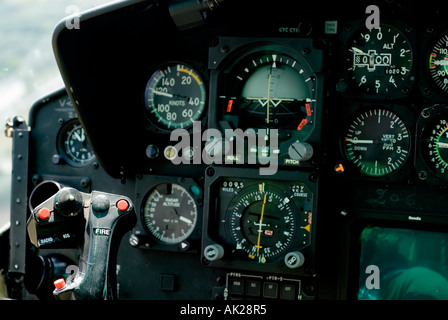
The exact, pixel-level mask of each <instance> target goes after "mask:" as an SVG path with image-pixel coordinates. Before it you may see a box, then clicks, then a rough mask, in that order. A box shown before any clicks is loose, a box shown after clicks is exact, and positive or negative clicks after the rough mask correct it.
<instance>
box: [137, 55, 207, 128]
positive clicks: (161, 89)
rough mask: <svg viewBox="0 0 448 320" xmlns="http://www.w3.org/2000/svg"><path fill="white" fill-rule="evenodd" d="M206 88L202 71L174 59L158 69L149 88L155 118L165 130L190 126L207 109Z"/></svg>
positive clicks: (148, 104)
mask: <svg viewBox="0 0 448 320" xmlns="http://www.w3.org/2000/svg"><path fill="white" fill-rule="evenodd" d="M206 98H207V95H206V87H205V84H204V81H203V80H202V77H201V75H200V73H199V71H198V70H196V69H195V68H193V67H191V66H189V65H187V64H182V63H176V62H171V63H167V64H165V65H163V66H161V67H160V68H159V69H157V70H156V71H155V72H154V73H153V74H152V76H151V78H150V79H149V81H148V83H147V85H146V90H145V103H146V107H147V109H148V112H149V116H150V118H151V120H152V121H153V122H154V123H155V124H156V126H158V127H160V128H162V129H177V128H181V129H186V128H189V127H191V126H192V125H193V122H194V121H197V120H199V119H200V118H201V117H202V114H203V112H204V109H205V104H206Z"/></svg>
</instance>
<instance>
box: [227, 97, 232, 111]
mask: <svg viewBox="0 0 448 320" xmlns="http://www.w3.org/2000/svg"><path fill="white" fill-rule="evenodd" d="M232 106H233V100H229V103H228V104H227V110H226V111H227V113H229V112H230V111H232Z"/></svg>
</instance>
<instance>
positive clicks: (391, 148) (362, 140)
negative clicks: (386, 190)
mask: <svg viewBox="0 0 448 320" xmlns="http://www.w3.org/2000/svg"><path fill="white" fill-rule="evenodd" d="M342 144H343V149H344V153H345V156H346V158H347V159H348V161H349V162H351V163H352V164H353V165H354V166H355V167H356V168H357V169H358V170H359V171H360V172H361V173H362V174H364V175H367V176H371V177H382V176H386V175H388V174H390V173H392V172H393V171H395V170H398V169H399V168H400V167H401V166H403V164H404V163H405V161H406V159H407V157H408V155H409V151H410V146H411V143H410V136H409V131H408V129H407V127H406V125H405V124H404V122H403V120H402V119H401V118H400V117H399V116H398V115H397V114H396V113H394V112H393V111H391V110H388V109H386V108H373V109H369V110H365V111H361V112H359V113H358V114H356V115H355V116H354V117H353V119H352V121H351V123H350V124H349V126H348V128H347V130H346V133H345V135H344V137H343V142H342Z"/></svg>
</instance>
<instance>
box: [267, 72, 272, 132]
mask: <svg viewBox="0 0 448 320" xmlns="http://www.w3.org/2000/svg"><path fill="white" fill-rule="evenodd" d="M270 94H271V73H270V72H269V83H268V100H267V103H268V110H267V113H268V115H267V116H268V117H267V119H266V123H268V124H269V100H270V99H271V98H270Z"/></svg>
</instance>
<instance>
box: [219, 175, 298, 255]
mask: <svg viewBox="0 0 448 320" xmlns="http://www.w3.org/2000/svg"><path fill="white" fill-rule="evenodd" d="M226 214H227V218H226V221H228V228H229V229H228V232H229V234H230V237H231V238H232V240H233V241H234V242H235V243H236V249H237V250H238V251H240V252H242V253H243V255H244V256H245V257H247V258H248V259H249V260H252V261H257V262H260V263H266V262H271V261H275V260H277V259H279V258H280V257H281V256H282V255H284V254H285V253H286V252H287V250H288V248H289V247H290V246H291V244H292V242H293V241H294V240H295V238H296V237H298V236H297V234H298V224H299V221H298V217H299V213H298V210H297V208H296V206H295V205H294V204H293V202H292V201H290V200H289V198H288V197H287V196H286V195H285V193H283V192H282V190H281V189H279V188H277V187H274V186H271V185H265V184H264V183H263V184H259V185H252V186H249V187H247V188H245V189H243V190H242V191H240V192H239V193H238V195H236V197H235V198H234V199H233V200H232V202H231V203H230V204H229V207H228V209H227V212H226Z"/></svg>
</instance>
